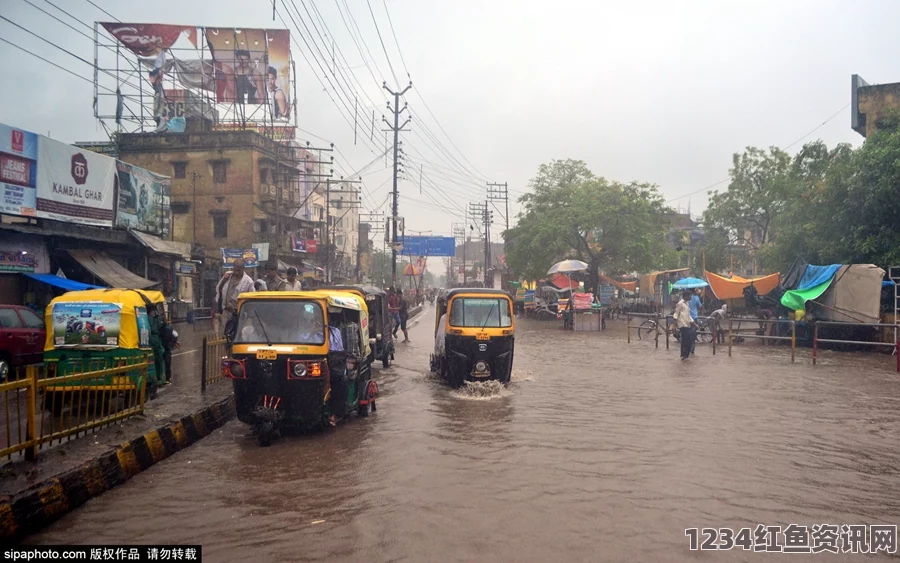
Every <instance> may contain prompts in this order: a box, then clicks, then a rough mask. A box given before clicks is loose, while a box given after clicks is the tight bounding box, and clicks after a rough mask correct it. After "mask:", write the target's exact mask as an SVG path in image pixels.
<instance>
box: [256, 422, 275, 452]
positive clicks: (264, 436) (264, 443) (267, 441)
mask: <svg viewBox="0 0 900 563" xmlns="http://www.w3.org/2000/svg"><path fill="white" fill-rule="evenodd" d="M274 437H275V425H274V424H272V423H271V422H263V423H262V424H260V425H259V426H258V427H257V428H256V441H257V442H258V443H259V445H260V446H261V447H263V448H266V447H268V446H271V445H272V439H273V438H274Z"/></svg>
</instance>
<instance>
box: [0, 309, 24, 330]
mask: <svg viewBox="0 0 900 563" xmlns="http://www.w3.org/2000/svg"><path fill="white" fill-rule="evenodd" d="M0 327H3V328H22V320H21V319H20V318H19V315H17V314H16V310H15V309H0Z"/></svg>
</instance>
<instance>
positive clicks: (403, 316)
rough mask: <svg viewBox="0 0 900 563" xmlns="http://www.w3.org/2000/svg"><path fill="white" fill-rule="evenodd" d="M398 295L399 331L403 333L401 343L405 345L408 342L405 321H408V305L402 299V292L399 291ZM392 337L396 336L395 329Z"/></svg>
mask: <svg viewBox="0 0 900 563" xmlns="http://www.w3.org/2000/svg"><path fill="white" fill-rule="evenodd" d="M399 293H400V310H399V312H398V315H399V317H400V330H402V331H403V343H404V344H406V343H407V342H409V333H408V332H407V331H406V321H407V320H409V303H407V301H406V299H404V298H403V291H399ZM394 336H397V329H394Z"/></svg>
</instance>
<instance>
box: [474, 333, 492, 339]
mask: <svg viewBox="0 0 900 563" xmlns="http://www.w3.org/2000/svg"><path fill="white" fill-rule="evenodd" d="M490 339H491V337H490V335H489V334H476V335H475V340H490Z"/></svg>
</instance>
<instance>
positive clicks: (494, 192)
mask: <svg viewBox="0 0 900 563" xmlns="http://www.w3.org/2000/svg"><path fill="white" fill-rule="evenodd" d="M487 197H488V200H490V201H500V200H503V201H504V202H505V203H506V214H505V215H504V216H503V219H504V221H506V230H507V231H508V230H509V188H508V186H507V183H506V182H503V183H502V184H493V183H489V184H488V185H487ZM498 211H499V210H498Z"/></svg>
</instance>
